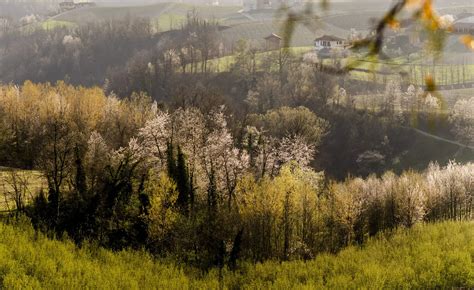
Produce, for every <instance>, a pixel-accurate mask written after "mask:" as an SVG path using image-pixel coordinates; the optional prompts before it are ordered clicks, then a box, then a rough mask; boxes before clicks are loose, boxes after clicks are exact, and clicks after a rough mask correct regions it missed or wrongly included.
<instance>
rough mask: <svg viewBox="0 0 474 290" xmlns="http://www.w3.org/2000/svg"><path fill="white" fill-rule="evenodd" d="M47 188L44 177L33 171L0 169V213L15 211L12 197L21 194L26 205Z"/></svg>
mask: <svg viewBox="0 0 474 290" xmlns="http://www.w3.org/2000/svg"><path fill="white" fill-rule="evenodd" d="M46 188H47V182H46V179H45V177H44V175H43V174H42V173H41V172H39V171H35V170H14V169H11V168H0V211H11V210H15V209H16V205H15V201H14V196H15V192H16V193H21V194H22V195H23V196H24V202H25V203H28V202H29V201H31V199H32V198H33V197H34V196H35V195H36V194H37V193H38V192H39V191H40V190H41V189H46Z"/></svg>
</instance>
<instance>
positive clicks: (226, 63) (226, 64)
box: [186, 46, 313, 72]
mask: <svg viewBox="0 0 474 290" xmlns="http://www.w3.org/2000/svg"><path fill="white" fill-rule="evenodd" d="M312 49H313V48H312V47H311V46H301V47H290V48H287V51H288V52H289V53H290V54H291V55H296V56H298V55H303V54H304V53H306V52H310V51H311V50H312ZM281 51H282V53H285V52H284V51H285V49H282V50H281ZM277 55H278V49H277V50H271V51H265V52H259V53H257V54H256V55H255V62H256V67H257V68H259V67H261V65H262V64H263V63H264V62H265V61H266V59H267V58H268V57H270V56H273V59H277ZM236 59H237V58H236V56H235V55H228V56H223V57H219V58H214V59H210V60H208V61H207V70H208V71H210V72H227V71H230V69H231V68H232V66H233V65H234V64H235V63H236ZM196 67H197V71H198V72H200V71H201V67H202V62H199V63H198V64H197V66H196ZM190 69H191V65H188V66H187V67H186V70H187V71H189V70H190ZM271 69H277V63H276V62H274V63H273V64H272V65H271Z"/></svg>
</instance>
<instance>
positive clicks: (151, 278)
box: [0, 222, 474, 289]
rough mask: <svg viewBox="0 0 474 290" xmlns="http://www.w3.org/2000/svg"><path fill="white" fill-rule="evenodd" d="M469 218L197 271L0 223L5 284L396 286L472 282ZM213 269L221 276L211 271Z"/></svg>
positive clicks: (473, 233) (473, 240) (473, 232)
mask: <svg viewBox="0 0 474 290" xmlns="http://www.w3.org/2000/svg"><path fill="white" fill-rule="evenodd" d="M473 259H474V223H472V222H443V223H439V224H424V225H417V226H415V227H413V228H411V229H399V230H396V231H395V232H393V233H391V234H388V233H386V234H384V235H380V236H378V237H377V238H374V239H372V240H370V241H368V242H367V243H366V244H365V245H363V246H362V247H359V246H350V247H348V248H346V249H345V250H343V251H341V252H340V253H339V254H337V255H331V254H322V255H319V256H317V257H316V258H315V259H314V260H309V261H289V262H277V261H275V262H271V261H270V262H264V263H258V264H253V263H246V262H245V263H240V267H239V270H238V271H236V272H231V271H229V270H227V269H223V270H222V272H221V275H219V270H218V269H214V270H211V271H209V272H207V273H200V272H199V271H197V270H193V269H191V268H188V267H184V266H179V265H177V264H175V263H173V262H172V261H169V260H167V261H160V260H154V259H153V258H152V257H150V255H148V254H146V253H143V252H134V251H130V250H127V251H121V252H112V251H109V250H104V249H100V248H95V247H89V246H87V245H85V246H83V247H82V248H78V247H77V246H75V245H74V244H73V243H71V242H69V241H67V240H66V241H58V240H51V239H48V238H46V237H45V236H44V235H42V234H39V233H35V232H34V230H33V229H32V228H31V226H29V225H27V224H26V222H23V223H21V224H16V225H6V224H0V283H1V288H5V289H346V288H353V289H356V288H357V289H359V288H361V289H398V288H417V289H432V288H441V289H444V288H453V287H455V288H457V287H466V288H469V287H473V286H474V263H473ZM219 276H220V277H221V278H219Z"/></svg>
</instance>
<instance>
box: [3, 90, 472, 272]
mask: <svg viewBox="0 0 474 290" xmlns="http://www.w3.org/2000/svg"><path fill="white" fill-rule="evenodd" d="M0 99H1V102H0V114H1V116H2V118H1V120H2V122H1V124H0V128H1V130H2V132H3V134H2V139H1V140H0V141H1V142H0V148H1V151H0V153H1V155H0V156H1V158H2V162H3V163H5V164H9V165H15V166H20V167H28V166H29V167H31V168H37V169H40V170H41V171H42V172H43V173H44V175H45V177H46V179H47V184H48V186H47V188H45V189H44V191H43V192H40V193H39V194H38V195H37V196H36V198H35V201H34V202H33V203H32V204H30V205H29V206H27V207H25V208H24V211H25V212H26V213H27V214H28V215H29V216H30V217H31V218H32V221H33V222H34V224H35V225H36V226H37V227H38V228H41V229H44V230H49V231H55V232H56V233H59V234H62V233H67V234H68V235H70V236H71V237H72V238H73V239H74V240H76V241H77V242H79V243H80V242H82V241H84V240H92V241H96V242H97V243H99V244H100V245H103V246H107V247H111V248H114V249H121V248H124V247H134V248H143V247H144V248H146V249H148V250H149V251H151V252H153V253H154V254H156V255H158V256H168V255H172V256H175V257H179V258H180V259H182V260H183V261H185V262H188V263H192V264H194V265H199V266H202V267H208V266H213V265H217V266H223V265H224V264H226V263H227V264H228V265H229V266H230V267H235V265H236V261H237V260H238V259H239V258H243V259H251V260H257V261H261V260H266V259H294V258H311V257H314V256H315V255H316V254H317V253H320V252H325V251H337V250H339V249H340V248H342V247H344V246H346V245H349V244H353V243H358V242H363V241H364V240H365V239H366V238H367V237H369V236H371V235H374V234H376V233H378V232H380V231H382V230H386V229H391V228H394V227H397V226H411V225H413V224H414V223H416V222H419V221H424V220H428V221H433V220H440V219H470V218H471V210H472V202H471V201H472V195H473V190H474V184H473V182H474V176H473V174H474V168H473V166H472V164H468V165H457V164H454V163H452V164H449V165H448V166H447V167H446V168H440V167H438V166H436V165H433V166H432V167H430V168H429V169H428V170H427V171H426V172H425V173H414V172H407V173H404V174H403V175H402V176H396V175H394V174H392V173H387V174H385V175H384V176H382V177H381V178H376V177H374V176H373V177H369V178H368V179H366V180H363V179H349V180H347V181H346V182H343V183H331V182H328V181H327V180H326V178H325V176H324V173H318V172H315V171H314V170H312V169H311V167H310V166H309V165H310V162H311V161H312V159H313V158H314V156H315V150H316V148H317V146H318V144H319V143H320V141H321V139H322V138H324V136H325V134H326V131H327V128H328V127H327V126H328V124H327V122H326V121H324V120H323V119H321V118H318V117H317V116H316V115H315V114H314V113H312V112H311V111H309V110H308V109H306V108H303V107H298V108H287V107H282V108H280V109H277V110H272V111H269V112H267V113H265V114H259V115H258V114H255V115H248V116H247V117H246V119H245V120H232V123H230V124H231V125H232V126H230V125H229V124H228V123H227V121H228V120H231V119H232V116H230V115H226V114H225V109H224V108H220V107H217V108H212V109H211V110H210V111H208V112H204V111H202V110H199V109H197V108H193V107H188V108H179V109H176V110H172V111H171V110H170V111H166V110H164V109H163V108H161V109H160V108H158V107H157V105H156V104H154V103H152V102H151V101H150V100H149V99H148V98H147V97H145V96H138V95H135V96H133V97H132V98H130V99H128V100H118V99H116V98H114V97H107V96H105V95H104V94H103V92H102V91H101V90H98V89H84V88H74V87H71V86H68V85H65V84H61V83H60V84H57V85H55V86H51V85H34V84H31V83H26V84H25V85H24V86H22V87H14V86H4V87H1V88H0ZM20 157H21V158H22V159H20ZM17 159H19V160H17Z"/></svg>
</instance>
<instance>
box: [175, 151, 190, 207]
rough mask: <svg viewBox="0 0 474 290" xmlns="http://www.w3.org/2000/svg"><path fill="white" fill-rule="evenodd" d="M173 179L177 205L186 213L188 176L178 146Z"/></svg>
mask: <svg viewBox="0 0 474 290" xmlns="http://www.w3.org/2000/svg"><path fill="white" fill-rule="evenodd" d="M174 179H175V182H176V185H177V188H178V192H179V194H178V199H177V203H178V205H179V207H180V208H181V209H182V210H183V212H185V213H187V212H188V211H189V200H190V192H191V188H190V185H189V174H188V168H187V166H186V158H185V156H184V153H183V151H182V150H181V147H180V146H178V156H177V160H176V174H175V178H174Z"/></svg>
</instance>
